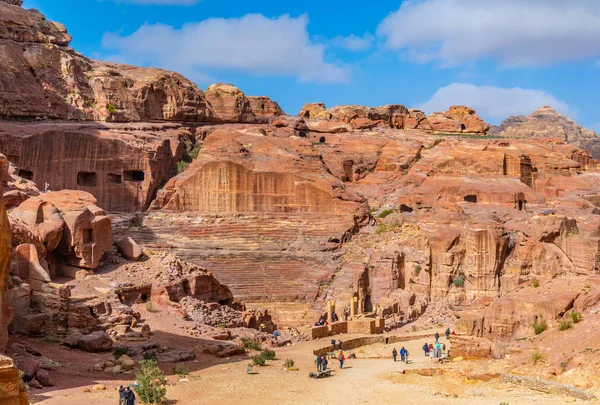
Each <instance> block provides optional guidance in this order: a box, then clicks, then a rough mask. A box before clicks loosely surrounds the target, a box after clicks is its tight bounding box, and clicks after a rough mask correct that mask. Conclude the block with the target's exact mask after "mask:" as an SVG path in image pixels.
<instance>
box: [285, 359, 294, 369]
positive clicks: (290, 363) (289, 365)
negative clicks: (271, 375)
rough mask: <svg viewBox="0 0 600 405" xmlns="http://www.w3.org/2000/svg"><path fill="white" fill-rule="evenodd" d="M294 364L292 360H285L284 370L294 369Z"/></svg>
mask: <svg viewBox="0 0 600 405" xmlns="http://www.w3.org/2000/svg"><path fill="white" fill-rule="evenodd" d="M294 364H296V363H295V362H294V360H292V359H287V360H286V361H285V368H292V367H294Z"/></svg>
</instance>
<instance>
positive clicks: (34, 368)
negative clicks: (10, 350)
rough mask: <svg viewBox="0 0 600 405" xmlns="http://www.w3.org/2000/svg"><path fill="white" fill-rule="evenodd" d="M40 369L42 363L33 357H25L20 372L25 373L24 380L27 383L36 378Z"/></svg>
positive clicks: (20, 363) (20, 362)
mask: <svg viewBox="0 0 600 405" xmlns="http://www.w3.org/2000/svg"><path fill="white" fill-rule="evenodd" d="M39 369H40V362H39V361H38V360H37V359H35V358H33V357H31V356H27V357H24V358H23V359H22V360H21V361H19V370H21V371H22V372H23V380H24V381H25V382H28V381H30V380H31V379H33V378H35V375H36V373H37V372H38V370H39Z"/></svg>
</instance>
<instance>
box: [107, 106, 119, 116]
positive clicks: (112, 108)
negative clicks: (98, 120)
mask: <svg viewBox="0 0 600 405" xmlns="http://www.w3.org/2000/svg"><path fill="white" fill-rule="evenodd" d="M106 109H107V110H108V112H109V113H111V114H114V113H116V112H117V107H115V106H114V105H112V104H106Z"/></svg>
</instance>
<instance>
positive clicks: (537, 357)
mask: <svg viewBox="0 0 600 405" xmlns="http://www.w3.org/2000/svg"><path fill="white" fill-rule="evenodd" d="M531 360H533V364H538V363H540V362H542V361H544V360H545V357H544V355H543V354H542V353H540V352H539V351H538V350H536V351H535V352H533V353H532V354H531Z"/></svg>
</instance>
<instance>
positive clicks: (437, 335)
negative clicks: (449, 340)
mask: <svg viewBox="0 0 600 405" xmlns="http://www.w3.org/2000/svg"><path fill="white" fill-rule="evenodd" d="M439 340H440V334H439V333H438V332H435V343H438V341H439Z"/></svg>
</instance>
